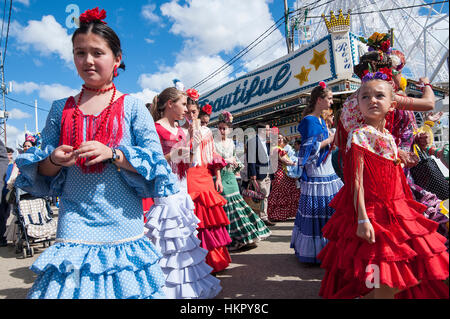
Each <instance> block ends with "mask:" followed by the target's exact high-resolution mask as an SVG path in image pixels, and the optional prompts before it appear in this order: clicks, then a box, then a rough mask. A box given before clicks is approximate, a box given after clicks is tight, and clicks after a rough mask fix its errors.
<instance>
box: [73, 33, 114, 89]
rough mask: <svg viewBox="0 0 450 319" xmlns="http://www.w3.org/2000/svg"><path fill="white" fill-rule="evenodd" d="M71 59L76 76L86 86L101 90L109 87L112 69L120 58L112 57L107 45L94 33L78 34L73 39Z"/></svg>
mask: <svg viewBox="0 0 450 319" xmlns="http://www.w3.org/2000/svg"><path fill="white" fill-rule="evenodd" d="M73 57H74V62H75V66H76V68H77V71H78V74H79V75H80V77H81V78H82V79H83V80H84V82H85V83H86V85H87V86H90V87H94V88H101V87H103V86H105V85H109V84H110V83H111V81H112V78H113V72H114V67H115V66H117V67H118V66H119V65H120V61H121V59H122V57H121V56H118V57H116V56H114V53H113V52H112V50H111V48H110V47H109V45H108V43H107V42H106V41H105V40H104V39H103V38H102V37H101V36H98V35H96V34H94V33H87V34H79V35H77V36H76V38H75V39H74V43H73Z"/></svg>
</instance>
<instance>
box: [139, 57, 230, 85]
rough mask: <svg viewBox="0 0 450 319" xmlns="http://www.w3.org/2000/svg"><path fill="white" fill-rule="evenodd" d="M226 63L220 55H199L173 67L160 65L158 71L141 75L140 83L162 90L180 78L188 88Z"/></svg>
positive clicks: (224, 74) (223, 75)
mask: <svg viewBox="0 0 450 319" xmlns="http://www.w3.org/2000/svg"><path fill="white" fill-rule="evenodd" d="M224 63H225V61H224V60H222V58H220V57H219V56H198V57H194V58H193V59H192V60H183V61H179V62H177V63H176V64H175V65H174V66H172V67H160V70H159V72H158V73H154V74H142V75H141V76H140V77H139V85H140V86H141V87H142V88H148V89H150V90H153V91H157V92H161V91H162V90H164V89H165V88H167V87H170V86H173V82H172V80H173V79H179V80H180V81H181V82H183V83H184V85H185V86H186V88H188V87H189V86H192V85H194V84H195V83H197V82H198V81H200V80H201V79H203V78H204V77H206V76H208V75H209V74H210V73H211V71H212V70H214V69H217V68H219V67H221V66H222V65H223V64H224ZM231 71H232V68H229V69H227V70H226V71H224V72H222V73H221V74H219V75H218V77H217V79H220V78H225V79H224V80H225V81H226V80H230V79H231V78H229V77H228V75H229V74H230V72H231Z"/></svg>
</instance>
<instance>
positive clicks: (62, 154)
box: [50, 145, 78, 167]
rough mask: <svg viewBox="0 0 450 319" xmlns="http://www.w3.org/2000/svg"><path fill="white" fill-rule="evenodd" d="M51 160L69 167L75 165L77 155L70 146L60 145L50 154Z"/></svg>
mask: <svg viewBox="0 0 450 319" xmlns="http://www.w3.org/2000/svg"><path fill="white" fill-rule="evenodd" d="M50 157H51V160H52V161H53V162H54V163H55V164H58V165H61V166H65V167H70V166H73V165H75V163H76V162H77V160H78V155H77V154H76V152H75V151H74V150H73V147H72V146H69V145H60V146H58V147H57V148H56V149H55V150H54V151H53V152H52V153H51V154H50Z"/></svg>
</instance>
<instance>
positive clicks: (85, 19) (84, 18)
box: [80, 7, 107, 24]
mask: <svg viewBox="0 0 450 319" xmlns="http://www.w3.org/2000/svg"><path fill="white" fill-rule="evenodd" d="M105 18H106V11H105V10H104V9H102V11H98V7H97V8H95V9H91V10H86V11H85V12H84V13H82V14H81V15H80V23H86V24H87V23H91V22H92V21H97V20H98V21H100V22H101V23H103V24H107V23H106V22H105V21H103V20H104V19H105Z"/></svg>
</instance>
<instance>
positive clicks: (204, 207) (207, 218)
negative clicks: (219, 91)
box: [187, 127, 231, 273]
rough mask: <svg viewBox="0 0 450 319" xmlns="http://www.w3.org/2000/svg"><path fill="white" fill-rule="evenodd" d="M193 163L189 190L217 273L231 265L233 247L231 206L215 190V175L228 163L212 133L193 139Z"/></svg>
mask: <svg viewBox="0 0 450 319" xmlns="http://www.w3.org/2000/svg"><path fill="white" fill-rule="evenodd" d="M191 142H192V146H193V160H192V165H191V167H190V168H189V169H188V171H187V187H188V193H189V195H190V196H191V198H192V200H193V202H194V205H195V214H196V215H197V217H198V219H200V223H199V224H198V228H197V230H198V238H199V239H200V240H201V244H200V246H201V247H202V248H205V249H206V250H208V255H207V256H206V263H207V264H208V265H210V266H211V267H213V271H212V272H213V273H215V272H219V271H222V270H224V269H225V268H227V267H228V265H229V264H230V262H231V257H230V254H229V252H228V249H227V245H229V244H230V243H231V238H230V235H229V234H228V231H227V225H229V224H230V221H229V219H228V217H227V214H226V212H225V210H224V209H223V206H224V205H225V204H226V203H227V201H226V199H225V198H224V197H223V196H221V195H220V194H219V193H218V192H217V190H216V189H215V186H214V181H213V176H212V173H211V172H213V171H214V170H216V169H222V168H223V167H225V166H226V163H225V161H224V159H223V158H222V157H221V156H220V155H218V154H217V153H216V151H215V147H214V139H213V135H212V132H211V130H210V129H209V128H207V127H200V128H199V129H198V130H197V131H195V133H194V136H193V139H192V141H191Z"/></svg>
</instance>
